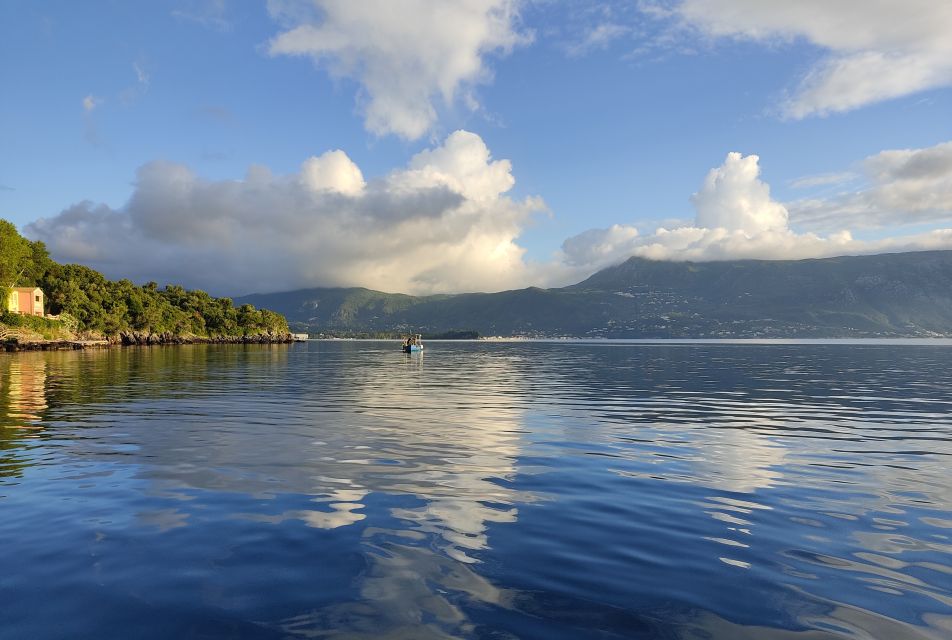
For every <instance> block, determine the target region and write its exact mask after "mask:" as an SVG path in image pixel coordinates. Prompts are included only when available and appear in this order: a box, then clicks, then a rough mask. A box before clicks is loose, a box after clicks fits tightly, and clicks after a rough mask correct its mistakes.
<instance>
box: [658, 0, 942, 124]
mask: <svg viewBox="0 0 952 640" xmlns="http://www.w3.org/2000/svg"><path fill="white" fill-rule="evenodd" d="M641 6H642V10H643V11H642V13H643V15H644V16H645V17H647V18H651V19H655V20H660V21H661V22H662V23H666V24H667V25H668V30H667V35H668V37H669V38H670V41H671V42H672V43H679V42H685V41H686V40H695V41H699V40H700V41H703V40H704V39H709V40H717V39H724V38H727V39H743V40H753V41H757V42H762V43H764V44H765V45H768V46H774V45H780V46H782V45H785V44H789V43H792V42H795V41H805V42H808V43H810V44H812V45H813V46H815V47H816V48H818V49H819V50H820V51H822V52H824V54H825V55H823V56H822V57H821V58H820V59H819V61H818V62H817V63H816V64H815V65H814V66H813V67H811V68H810V69H809V70H808V71H807V72H806V73H805V74H804V75H803V76H802V77H801V78H800V80H799V82H798V83H797V85H796V86H795V87H794V88H792V89H791V90H790V91H789V92H788V94H787V95H786V96H785V97H784V98H783V99H782V100H781V102H780V104H779V105H777V112H778V113H779V114H780V115H781V116H782V117H784V118H790V119H801V118H806V117H810V116H824V115H829V114H833V113H840V112H845V111H850V110H853V109H857V108H860V107H863V106H866V105H869V104H873V103H876V102H881V101H884V100H889V99H893V98H899V97H902V96H907V95H911V94H914V93H917V92H921V91H925V90H928V89H935V88H939V87H949V86H952V38H949V36H948V34H949V32H950V30H952V3H950V2H948V1H947V0H908V1H907V2H868V1H867V0H838V1H837V2H829V1H828V0H799V1H797V2H789V1H788V0H757V1H752V0H680V1H678V2H674V3H671V2H667V1H666V2H663V3H659V2H653V3H652V2H643V3H642V5H641Z"/></svg>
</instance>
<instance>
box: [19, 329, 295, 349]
mask: <svg viewBox="0 0 952 640" xmlns="http://www.w3.org/2000/svg"><path fill="white" fill-rule="evenodd" d="M292 342H294V338H293V336H292V335H291V334H290V333H288V334H267V333H261V334H252V335H247V336H212V337H206V336H176V335H171V334H155V333H150V334H140V333H121V334H119V335H118V336H115V337H113V338H110V339H105V338H103V339H93V340H78V339H76V340H69V339H67V340H31V341H23V342H19V341H16V342H6V343H0V351H5V352H8V353H17V352H20V351H70V350H73V351H80V350H83V349H108V348H111V347H132V346H174V345H185V344H290V343H292Z"/></svg>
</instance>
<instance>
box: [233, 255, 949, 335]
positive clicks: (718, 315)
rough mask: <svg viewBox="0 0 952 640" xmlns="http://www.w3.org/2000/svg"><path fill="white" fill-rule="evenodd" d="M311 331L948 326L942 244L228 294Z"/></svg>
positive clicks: (784, 331)
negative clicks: (480, 282)
mask: <svg viewBox="0 0 952 640" xmlns="http://www.w3.org/2000/svg"><path fill="white" fill-rule="evenodd" d="M235 302H236V304H244V303H251V304H253V305H255V306H257V307H265V308H268V309H273V310H275V311H278V312H280V313H283V314H284V315H285V316H286V317H287V319H288V322H289V324H290V325H291V326H292V328H295V329H298V330H307V331H310V332H312V333H319V332H334V333H341V332H384V331H420V332H423V333H424V334H433V333H441V332H445V331H449V330H471V331H476V332H478V333H479V334H480V335H483V336H496V335H498V336H537V337H552V336H576V337H606V338H679V337H683V338H730V337H735V338H756V337H799V338H804V337H898V336H909V337H914V336H916V337H922V336H938V335H942V336H948V335H952V251H924V252H910V253H894V254H881V255H869V256H846V257H837V258H823V259H812V260H727V261H718V262H661V261H652V260H647V259H644V258H630V259H628V260H627V261H625V262H624V263H622V264H619V265H617V266H613V267H609V268H607V269H603V270H602V271H599V272H598V273H595V274H594V275H592V276H591V277H590V278H588V279H586V280H584V281H582V282H579V283H578V284H574V285H571V286H567V287H560V288H552V289H540V288H537V287H529V288H527V289H518V290H511V291H501V292H499V293H464V294H454V295H430V296H410V295H404V294H395V293H383V292H380V291H372V290H370V289H363V288H317V289H302V290H298V291H288V292H283V293H269V294H253V295H248V296H243V297H240V298H237V299H236V300H235Z"/></svg>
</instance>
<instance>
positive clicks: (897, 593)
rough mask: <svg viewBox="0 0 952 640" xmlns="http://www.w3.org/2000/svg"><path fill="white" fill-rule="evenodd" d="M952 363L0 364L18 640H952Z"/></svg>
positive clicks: (441, 353) (632, 348)
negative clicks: (25, 639) (26, 639)
mask: <svg viewBox="0 0 952 640" xmlns="http://www.w3.org/2000/svg"><path fill="white" fill-rule="evenodd" d="M950 409H952V346H949V345H942V344H938V345H936V346H909V345H881V344H864V345H843V344H827V345H824V344H811V345H805V344H765V345H750V344H744V345H729V344H679V345H670V344H580V343H514V344H512V343H511V344H492V343H433V344H431V345H430V349H429V351H428V352H426V353H425V355H424V354H403V353H401V352H399V351H398V350H397V348H396V346H395V344H393V343H386V342H378V343H374V342H310V343H306V344H298V345H290V346H285V345H281V346H270V347H269V346H201V345H196V346H190V347H176V348H142V349H112V350H104V351H85V352H51V353H21V354H0V540H3V541H4V544H3V545H0V565H2V566H3V567H4V571H3V574H2V575H0V598H2V600H0V601H2V602H4V605H3V608H2V609H0V612H2V624H0V638H22V637H33V638H58V637H96V638H108V637H116V638H119V637H123V638H124V637H130V636H134V637H137V638H153V637H154V638H165V637H201V638H205V637H248V638H257V637H263V638H272V637H273V638H296V637H303V638H325V637H333V638H423V639H427V638H615V637H617V638H702V637H703V638H709V637H714V638H766V639H768V640H769V639H772V638H777V639H786V638H803V639H809V640H812V639H814V638H869V637H871V638H946V637H948V636H949V634H950V633H952V569H950V566H952V483H950V482H949V477H950V475H949V474H950V468H952V465H950V460H952V458H950V455H952V411H950Z"/></svg>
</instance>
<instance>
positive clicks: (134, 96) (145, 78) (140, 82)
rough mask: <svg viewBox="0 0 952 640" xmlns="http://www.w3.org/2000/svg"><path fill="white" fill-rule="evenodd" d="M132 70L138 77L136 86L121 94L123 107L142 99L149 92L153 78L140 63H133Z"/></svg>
mask: <svg viewBox="0 0 952 640" xmlns="http://www.w3.org/2000/svg"><path fill="white" fill-rule="evenodd" d="M132 70H133V72H134V73H135V76H136V82H135V84H133V85H131V86H129V87H126V88H125V89H123V90H122V91H120V92H119V102H120V103H121V104H123V105H130V104H132V103H134V102H135V101H136V100H138V99H139V98H141V97H142V96H143V95H145V93H146V92H147V91H148V90H149V83H150V81H151V78H150V76H149V73H148V72H147V71H146V70H145V67H144V66H143V64H142V63H140V62H133V63H132Z"/></svg>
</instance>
